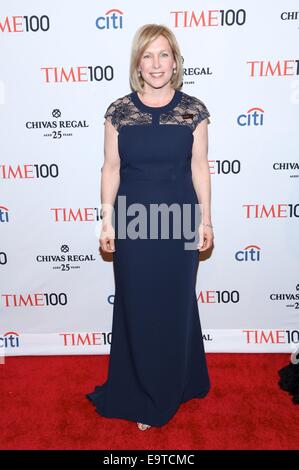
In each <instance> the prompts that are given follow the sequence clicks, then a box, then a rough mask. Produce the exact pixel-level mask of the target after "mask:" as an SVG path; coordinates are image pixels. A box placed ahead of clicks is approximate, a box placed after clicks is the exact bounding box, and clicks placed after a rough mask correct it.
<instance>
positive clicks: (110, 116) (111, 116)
mask: <svg viewBox="0 0 299 470" xmlns="http://www.w3.org/2000/svg"><path fill="white" fill-rule="evenodd" d="M104 118H105V119H107V121H109V122H111V124H112V125H113V127H115V129H116V130H117V131H118V129H119V119H118V113H117V103H116V102H115V101H113V102H112V103H110V104H109V106H108V108H107V109H106V112H105V114H104Z"/></svg>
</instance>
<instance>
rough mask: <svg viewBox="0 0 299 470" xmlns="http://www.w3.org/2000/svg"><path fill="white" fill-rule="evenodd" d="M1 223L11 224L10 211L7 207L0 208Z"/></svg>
mask: <svg viewBox="0 0 299 470" xmlns="http://www.w3.org/2000/svg"><path fill="white" fill-rule="evenodd" d="M0 222H2V223H6V222H9V218H8V209H7V207H5V206H0Z"/></svg>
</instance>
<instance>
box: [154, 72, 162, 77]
mask: <svg viewBox="0 0 299 470" xmlns="http://www.w3.org/2000/svg"><path fill="white" fill-rule="evenodd" d="M163 73H164V72H155V73H151V76H152V77H153V78H160V77H162V75H163Z"/></svg>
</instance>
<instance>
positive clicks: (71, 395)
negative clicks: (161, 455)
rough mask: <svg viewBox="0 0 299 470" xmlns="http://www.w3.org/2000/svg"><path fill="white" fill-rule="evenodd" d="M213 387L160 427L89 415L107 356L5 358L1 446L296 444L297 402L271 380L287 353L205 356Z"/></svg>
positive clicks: (248, 446)
mask: <svg viewBox="0 0 299 470" xmlns="http://www.w3.org/2000/svg"><path fill="white" fill-rule="evenodd" d="M207 359H208V366H209V371H210V377H211V383H212V389H211V391H210V393H209V395H208V396H207V397H206V398H205V399H203V400H199V399H193V400H191V401H189V402H187V403H184V404H183V405H181V406H180V408H179V410H178V412H177V413H176V415H175V416H174V417H173V418H172V419H171V420H170V421H169V422H168V423H167V424H166V425H165V426H163V427H162V428H151V429H149V430H147V431H139V430H138V428H137V425H136V424H135V423H133V422H131V421H126V420H122V419H116V418H113V419H108V418H104V417H101V416H100V415H99V414H98V413H96V411H95V409H94V407H93V406H92V404H91V403H90V402H89V401H88V400H87V399H86V398H85V393H87V392H90V391H91V390H93V388H94V386H95V384H97V385H100V384H101V383H103V382H104V381H105V379H106V376H107V370H108V360H109V356H42V357H35V356H31V357H29V356H27V357H8V358H6V364H4V365H0V374H1V382H0V383H1V386H0V387H1V417H0V426H1V438H0V448H1V449H108V450H116V449H122V450H123V449H134V450H135V449H136V450H138V449H161V450H166V449H178V450H180V449H191V450H193V449H299V426H298V425H299V406H298V405H294V404H293V403H292V401H291V397H290V396H289V395H288V393H286V392H284V391H282V390H280V388H279V387H278V385H277V381H278V374H277V371H278V370H279V369H280V368H281V367H284V366H285V365H286V364H288V362H289V359H290V355H289V354H210V353H209V354H207Z"/></svg>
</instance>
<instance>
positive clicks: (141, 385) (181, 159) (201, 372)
mask: <svg viewBox="0 0 299 470" xmlns="http://www.w3.org/2000/svg"><path fill="white" fill-rule="evenodd" d="M104 116H105V118H106V119H108V120H109V121H110V122H111V123H112V124H113V125H114V127H115V128H116V129H117V131H118V132H119V134H118V146H119V155H120V159H121V167H120V185H119V189H118V192H117V195H116V201H115V206H114V208H115V249H116V251H115V252H114V253H113V268H114V279H115V300H114V308H113V320H112V340H111V349H110V361H109V371H108V378H107V381H106V382H105V383H104V384H102V385H99V386H96V387H95V389H94V391H93V392H91V393H88V394H87V395H86V397H87V398H88V399H89V400H91V401H92V403H93V404H94V405H95V407H96V411H97V412H98V413H99V414H101V415H102V416H105V417H108V418H122V419H127V420H131V421H135V422H142V423H145V424H150V425H152V426H162V425H164V424H165V423H166V422H168V421H169V420H170V418H171V417H172V416H173V415H174V414H175V412H176V411H177V410H178V408H179V406H180V404H181V403H183V402H186V401H187V400H190V399H192V398H203V397H204V396H206V395H207V393H208V392H209V389H210V380H209V374H208V369H207V362H206V356H205V350H204V344H203V338H202V330H201V323H200V318H199V310H198V304H197V298H196V291H195V286H196V276H197V270H198V265H199V251H198V249H197V248H196V244H194V246H193V249H185V248H184V247H185V246H186V245H185V242H186V241H189V242H190V236H189V235H188V234H187V235H185V234H184V233H183V234H182V235H181V237H180V238H178V237H176V236H174V228H175V227H176V228H178V227H180V228H181V229H182V224H181V222H177V219H175V217H174V216H172V215H171V213H170V219H169V220H170V227H169V236H168V237H167V236H166V237H163V236H162V232H161V230H162V229H161V222H160V219H158V226H157V227H158V229H157V232H156V236H155V237H152V238H149V233H150V218H149V211H147V215H146V218H147V221H148V226H147V232H146V236H147V238H146V237H142V236H141V235H140V237H139V238H138V237H137V238H134V237H127V238H125V237H124V236H123V235H121V232H120V226H119V222H118V214H119V212H120V210H121V205H120V202H119V200H120V199H118V196H123V198H122V199H123V201H124V200H125V206H126V209H128V207H129V206H130V205H132V204H134V203H135V204H138V203H139V204H142V205H143V206H144V207H145V208H146V209H149V208H150V204H162V205H163V204H164V207H165V205H167V206H168V207H170V206H171V205H172V204H174V203H176V204H177V205H178V206H179V207H180V208H181V209H183V204H189V207H192V211H191V225H192V230H195V228H196V219H195V210H196V209H195V204H196V203H198V200H197V196H196V192H195V190H194V187H193V183H192V173H191V155H192V144H193V134H192V133H193V131H194V129H195V127H196V125H197V124H198V123H199V122H201V120H203V119H205V118H207V117H209V116H210V114H209V111H208V110H207V108H206V106H205V104H204V103H203V102H202V101H201V100H199V99H198V98H196V97H194V96H190V95H188V94H186V93H184V92H182V91H180V90H175V94H174V96H173V98H172V100H171V101H170V102H169V103H168V104H167V105H165V106H161V107H158V108H156V107H150V106H147V105H145V104H144V103H143V102H142V101H141V100H140V98H139V97H138V94H137V92H132V93H130V94H127V95H125V96H123V97H121V98H119V99H117V100H116V101H114V102H113V103H111V104H110V105H109V107H108V108H107V110H106V113H105V115H104ZM138 210H139V209H138ZM137 214H138V212H137V213H136V212H134V211H133V212H130V213H129V214H127V216H126V224H127V225H128V226H129V224H130V223H131V224H132V223H133V221H134V219H136V215H137ZM175 220H176V222H175ZM172 222H173V223H172ZM135 230H138V227H137V228H136V227H135ZM143 233H144V232H143ZM193 240H195V238H193ZM197 241H198V238H197Z"/></svg>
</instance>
